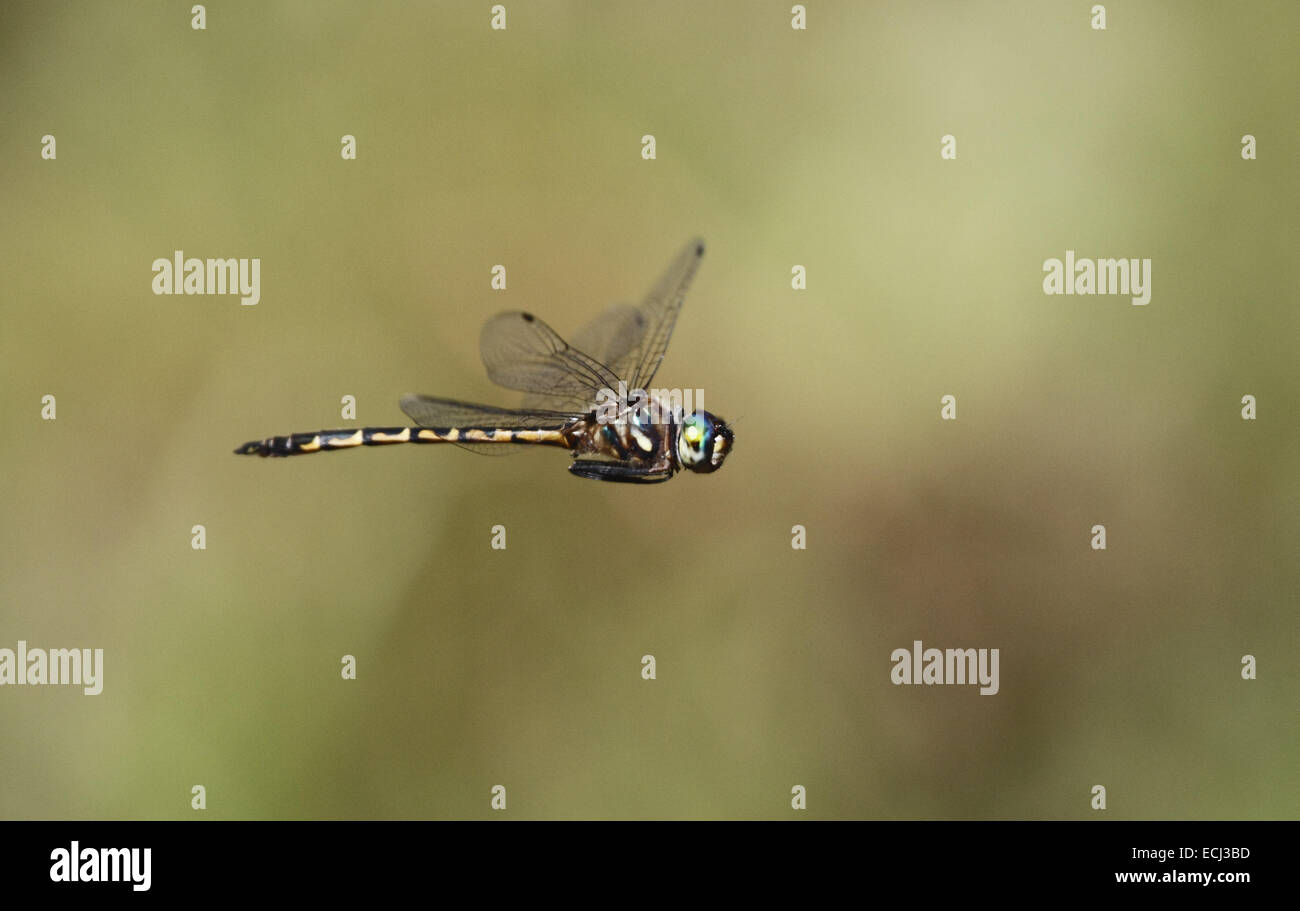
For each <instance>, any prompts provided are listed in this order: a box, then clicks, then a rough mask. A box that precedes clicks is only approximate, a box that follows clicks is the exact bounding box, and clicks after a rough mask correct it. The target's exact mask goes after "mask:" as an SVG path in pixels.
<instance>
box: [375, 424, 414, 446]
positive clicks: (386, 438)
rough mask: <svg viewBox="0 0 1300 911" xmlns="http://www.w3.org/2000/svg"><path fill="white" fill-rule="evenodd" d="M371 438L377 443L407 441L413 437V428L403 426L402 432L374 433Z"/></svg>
mask: <svg viewBox="0 0 1300 911" xmlns="http://www.w3.org/2000/svg"><path fill="white" fill-rule="evenodd" d="M370 439H371V440H372V441H374V442H376V443H406V442H408V441H409V440H410V439H411V429H410V428H409V427H406V428H403V430H402V432H401V433H372V434H371V435H370Z"/></svg>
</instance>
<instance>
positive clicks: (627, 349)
mask: <svg viewBox="0 0 1300 911" xmlns="http://www.w3.org/2000/svg"><path fill="white" fill-rule="evenodd" d="M703 256H704V241H702V240H700V239H699V238H696V239H694V240H692V241H691V242H690V243H688V244H687V245H686V246H685V247H683V248H682V250H681V252H680V253H678V254H677V258H676V259H674V260H673V262H672V265H670V266H669V267H668V271H666V272H665V273H664V274H663V276H662V277H661V278H660V279H659V281H658V283H657V284H656V285H655V286H654V290H652V291H651V292H650V293H649V294H648V295H647V296H646V298H645V299H644V300H643V301H642V302H641V304H640V305H639V306H636V307H632V306H629V305H627V304H619V305H616V306H614V307H611V308H610V309H608V310H606V311H605V312H604V313H602V314H601V315H600V316H598V317H597V318H596V319H595V320H593V321H592V322H591V323H589V324H587V325H586V326H584V327H583V328H582V330H580V331H579V332H577V333H576V334H575V335H574V345H576V346H577V347H578V348H581V349H582V350H583V351H586V352H587V353H588V354H589V355H591V356H592V357H593V358H598V359H599V360H600V361H601V362H602V363H603V364H605V365H606V366H607V367H608V368H609V370H610V372H612V373H614V374H615V375H617V376H619V377H621V378H622V379H623V380H625V381H626V382H627V385H628V389H629V391H630V390H633V389H646V388H647V387H648V386H649V385H650V381H651V380H653V379H654V376H655V373H656V372H657V371H658V369H659V363H660V362H661V361H662V360H663V359H664V352H665V351H667V350H668V341H669V339H670V338H672V334H673V326H674V325H675V324H676V323H677V314H678V313H680V312H681V309H682V302H683V301H684V300H685V298H686V290H687V288H688V287H690V283H691V279H692V278H694V276H695V270H696V269H698V268H699V265H700V260H701V258H702V257H703Z"/></svg>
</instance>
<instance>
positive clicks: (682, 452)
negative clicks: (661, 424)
mask: <svg viewBox="0 0 1300 911" xmlns="http://www.w3.org/2000/svg"><path fill="white" fill-rule="evenodd" d="M733 440H735V434H734V433H732V432H731V428H730V427H728V426H727V422H726V421H724V420H723V419H722V418H720V417H717V416H716V415H712V414H709V413H708V412H707V411H695V412H692V413H691V414H688V415H687V416H686V417H685V418H684V419H683V420H682V430H681V433H679V434H677V458H678V460H679V461H680V462H681V463H682V467H683V468H689V469H690V470H691V471H698V472H700V473H701V474H707V473H709V472H710V471H717V470H718V469H719V468H720V467H722V460H723V459H725V458H726V457H727V453H728V452H730V451H731V444H732V441H733Z"/></svg>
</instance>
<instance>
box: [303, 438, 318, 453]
mask: <svg viewBox="0 0 1300 911" xmlns="http://www.w3.org/2000/svg"><path fill="white" fill-rule="evenodd" d="M298 450H299V451H300V452H319V451H320V434H316V436H314V437H312V440H311V442H310V443H303V444H302V445H301V446H299V447H298Z"/></svg>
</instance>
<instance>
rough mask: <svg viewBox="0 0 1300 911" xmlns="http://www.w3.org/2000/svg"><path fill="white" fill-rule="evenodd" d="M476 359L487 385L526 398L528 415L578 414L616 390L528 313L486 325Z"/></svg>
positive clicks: (600, 370) (608, 376)
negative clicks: (603, 391) (515, 391)
mask: <svg viewBox="0 0 1300 911" xmlns="http://www.w3.org/2000/svg"><path fill="white" fill-rule="evenodd" d="M479 354H480V355H481V356H482V358H483V366H484V367H486V368H487V374H488V377H489V378H490V379H491V380H492V382H494V383H496V384H497V385H500V386H505V387H506V388H507V389H518V390H520V391H521V392H526V393H528V397H527V399H526V400H525V405H526V406H527V407H526V408H525V410H526V411H528V412H537V411H542V412H545V411H546V410H547V409H546V408H541V409H538V408H533V407H532V406H533V405H546V406H549V408H551V409H556V410H562V411H566V412H570V413H582V412H584V411H587V410H589V409H590V408H591V407H592V406H593V405H594V404H595V402H596V396H597V393H598V392H599V391H600V390H601V389H604V388H609V389H614V390H617V389H618V376H617V375H616V374H615V373H613V372H612V371H611V370H610V369H609V368H608V367H606V366H605V365H604V364H603V363H601V362H600V361H598V360H596V359H595V358H593V357H591V356H590V355H587V354H584V353H583V352H582V351H579V350H578V349H577V348H575V347H573V346H572V345H570V344H569V343H568V342H566V341H565V340H564V339H562V338H560V335H559V333H557V332H556V331H555V330H554V329H552V328H551V327H550V326H548V325H546V323H544V322H543V321H542V320H540V319H538V318H537V317H535V316H533V315H532V314H531V313H524V312H522V311H519V310H511V311H507V312H505V313H498V314H497V315H496V316H494V317H492V318H491V319H490V320H488V321H487V323H486V324H484V326H483V333H482V335H480V336H479ZM407 413H408V414H409V413H410V412H407Z"/></svg>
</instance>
